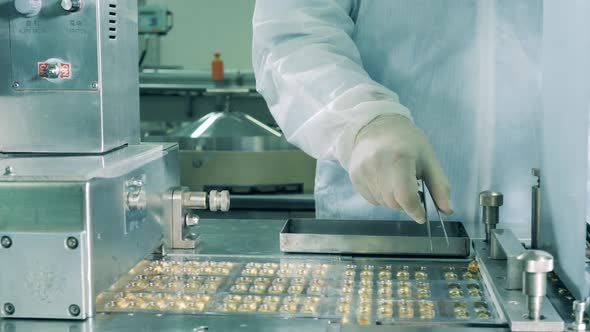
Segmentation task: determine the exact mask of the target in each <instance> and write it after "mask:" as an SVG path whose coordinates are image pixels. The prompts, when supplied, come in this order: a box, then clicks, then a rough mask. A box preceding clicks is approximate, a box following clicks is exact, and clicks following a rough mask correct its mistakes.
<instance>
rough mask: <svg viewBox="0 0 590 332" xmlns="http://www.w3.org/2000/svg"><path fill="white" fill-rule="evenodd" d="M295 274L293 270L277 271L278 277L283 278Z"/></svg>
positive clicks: (283, 269)
mask: <svg viewBox="0 0 590 332" xmlns="http://www.w3.org/2000/svg"><path fill="white" fill-rule="evenodd" d="M292 274H293V270H292V269H287V268H282V269H279V270H278V271H277V275H278V276H281V277H289V276H291V275H292Z"/></svg>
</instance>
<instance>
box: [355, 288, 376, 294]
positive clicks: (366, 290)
mask: <svg viewBox="0 0 590 332" xmlns="http://www.w3.org/2000/svg"><path fill="white" fill-rule="evenodd" d="M358 294H359V295H367V296H371V295H372V294H373V288H372V287H361V288H359V290H358Z"/></svg>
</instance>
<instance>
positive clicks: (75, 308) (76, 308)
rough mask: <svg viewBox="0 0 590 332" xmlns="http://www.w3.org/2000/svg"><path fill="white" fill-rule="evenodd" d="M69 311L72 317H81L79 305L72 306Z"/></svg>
mask: <svg viewBox="0 0 590 332" xmlns="http://www.w3.org/2000/svg"><path fill="white" fill-rule="evenodd" d="M68 311H69V312H70V315H72V316H74V317H75V316H79V315H80V307H79V306H77V305H75V304H72V305H71V306H70V307H69V308H68Z"/></svg>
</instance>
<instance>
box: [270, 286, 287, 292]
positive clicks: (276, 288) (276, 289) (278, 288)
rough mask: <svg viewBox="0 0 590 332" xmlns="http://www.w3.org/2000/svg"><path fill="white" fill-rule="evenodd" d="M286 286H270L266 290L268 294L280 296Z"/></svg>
mask: <svg viewBox="0 0 590 332" xmlns="http://www.w3.org/2000/svg"><path fill="white" fill-rule="evenodd" d="M285 288H286V286H284V285H271V286H270V287H269V288H268V293H269V294H281V293H283V292H284V291H285Z"/></svg>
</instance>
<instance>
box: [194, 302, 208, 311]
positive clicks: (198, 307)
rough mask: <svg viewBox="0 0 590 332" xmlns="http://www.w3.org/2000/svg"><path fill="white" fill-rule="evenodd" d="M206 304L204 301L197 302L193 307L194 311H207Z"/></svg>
mask: <svg viewBox="0 0 590 332" xmlns="http://www.w3.org/2000/svg"><path fill="white" fill-rule="evenodd" d="M205 303H206V302H202V301H196V302H194V303H193V305H192V310H196V311H203V310H205Z"/></svg>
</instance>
